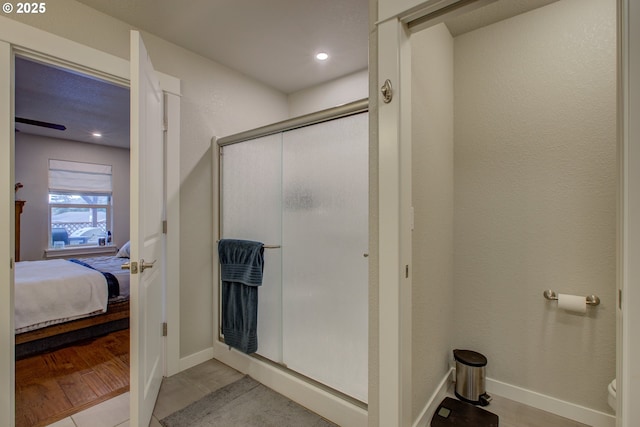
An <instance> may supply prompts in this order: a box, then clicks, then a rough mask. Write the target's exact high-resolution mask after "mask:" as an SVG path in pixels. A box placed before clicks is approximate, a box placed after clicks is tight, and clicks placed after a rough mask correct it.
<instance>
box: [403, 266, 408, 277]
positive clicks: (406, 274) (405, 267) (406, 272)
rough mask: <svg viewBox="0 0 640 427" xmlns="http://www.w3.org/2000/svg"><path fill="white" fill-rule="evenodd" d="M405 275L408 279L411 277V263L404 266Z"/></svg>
mask: <svg viewBox="0 0 640 427" xmlns="http://www.w3.org/2000/svg"><path fill="white" fill-rule="evenodd" d="M404 277H405V278H406V279H408V278H409V264H407V265H405V266H404Z"/></svg>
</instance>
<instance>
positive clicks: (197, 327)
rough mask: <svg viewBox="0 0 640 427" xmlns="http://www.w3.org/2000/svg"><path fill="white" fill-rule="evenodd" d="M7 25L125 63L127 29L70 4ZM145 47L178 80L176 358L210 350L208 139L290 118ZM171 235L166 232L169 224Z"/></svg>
mask: <svg viewBox="0 0 640 427" xmlns="http://www.w3.org/2000/svg"><path fill="white" fill-rule="evenodd" d="M6 16H7V17H9V18H11V19H15V20H19V21H21V22H24V23H27V24H29V25H32V26H34V27H37V28H41V29H43V30H45V31H49V32H51V33H54V34H57V35H60V36H62V37H65V38H68V39H71V40H74V41H76V42H79V43H82V44H84V45H87V46H91V47H93V48H96V49H99V50H102V51H104V52H108V53H111V54H113V55H116V56H119V57H122V58H128V56H129V30H130V27H129V25H128V24H126V23H124V22H122V21H118V20H116V19H114V18H111V17H109V16H107V15H104V14H102V13H100V12H97V11H95V10H94V9H91V8H89V7H87V6H85V5H83V4H81V3H78V2H76V1H74V0H57V1H56V2H55V3H51V4H47V13H46V14H43V15H39V16H37V17H34V16H29V15H18V14H15V13H14V14H11V15H6ZM143 39H144V41H145V44H146V46H147V49H148V51H149V54H150V56H151V58H152V61H153V63H154V66H155V67H156V69H157V70H158V71H161V72H164V73H166V74H169V75H173V76H175V77H177V78H180V79H181V80H182V88H181V89H182V98H181V129H180V139H181V150H180V176H181V190H180V202H181V211H180V220H181V224H180V229H181V239H180V243H181V254H180V256H181V268H180V289H181V291H180V306H181V311H180V329H181V344H180V347H181V348H180V353H181V356H182V357H187V356H190V355H193V354H198V353H199V352H201V351H206V350H207V349H209V348H211V346H212V342H213V336H214V332H213V330H212V323H213V309H212V300H213V295H212V279H213V278H212V273H211V271H212V256H213V248H214V241H213V236H212V221H211V217H212V209H213V197H212V191H213V189H212V187H211V174H212V173H217V172H216V171H214V165H212V161H211V159H212V156H211V152H210V141H211V137H212V136H214V135H216V136H225V135H229V134H233V133H236V132H240V131H242V130H246V129H251V128H254V127H257V126H262V125H266V124H269V123H273V122H276V121H280V120H284V119H286V118H287V117H288V104H287V97H286V96H285V95H284V94H282V93H280V92H278V91H276V90H274V89H272V88H269V87H267V86H265V85H263V84H261V83H259V82H256V81H254V80H251V79H249V78H247V77H245V76H243V75H241V74H239V73H237V72H235V71H233V70H231V69H229V68H226V67H224V66H222V65H220V64H218V63H216V62H214V61H211V60H208V59H205V58H203V57H201V56H198V55H196V54H194V53H192V52H190V51H187V50H185V49H183V48H181V47H178V46H176V45H174V44H172V43H169V42H167V41H164V40H162V39H160V38H158V37H155V36H153V35H150V34H147V33H143ZM169 227H171V224H169Z"/></svg>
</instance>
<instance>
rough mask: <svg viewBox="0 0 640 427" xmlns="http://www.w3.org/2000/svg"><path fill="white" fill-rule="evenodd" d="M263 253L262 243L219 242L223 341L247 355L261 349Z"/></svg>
mask: <svg viewBox="0 0 640 427" xmlns="http://www.w3.org/2000/svg"><path fill="white" fill-rule="evenodd" d="M263 254H264V248H263V245H262V243H261V242H252V241H249V240H231V239H223V240H220V242H219V243H218V256H219V259H220V265H221V267H222V274H221V276H222V333H223V335H224V342H225V343H226V344H227V345H229V346H231V347H234V348H237V349H238V350H240V351H243V352H245V353H247V354H249V353H255V352H256V350H258V286H261V285H262V273H263V271H264V255H263Z"/></svg>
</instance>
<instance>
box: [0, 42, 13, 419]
mask: <svg viewBox="0 0 640 427" xmlns="http://www.w3.org/2000/svg"><path fill="white" fill-rule="evenodd" d="M0 70H2V71H0V129H2V133H1V134H0V188H1V189H2V190H0V224H1V225H0V259H2V262H0V349H1V350H0V425H3V426H12V425H14V422H15V410H14V403H15V398H14V372H13V370H14V354H15V353H14V335H13V330H14V329H13V261H14V258H13V256H14V253H13V251H14V246H13V228H14V222H13V220H12V218H13V216H14V210H13V209H14V202H13V199H14V194H15V192H14V191H13V187H12V184H13V139H12V138H13V137H12V135H13V96H12V91H13V71H12V70H13V54H12V52H11V46H9V44H8V43H4V42H2V41H0Z"/></svg>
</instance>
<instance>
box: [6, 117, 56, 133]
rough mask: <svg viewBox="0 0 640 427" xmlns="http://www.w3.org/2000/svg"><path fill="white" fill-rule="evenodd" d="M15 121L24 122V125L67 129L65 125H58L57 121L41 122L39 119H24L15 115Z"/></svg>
mask: <svg viewBox="0 0 640 427" xmlns="http://www.w3.org/2000/svg"><path fill="white" fill-rule="evenodd" d="M16 123H24V124H25V125H31V126H40V127H43V128H49V129H56V130H66V129H67V127H66V126H64V125H59V124H57V123H49V122H41V121H40V120H31V119H24V118H22V117H16Z"/></svg>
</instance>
